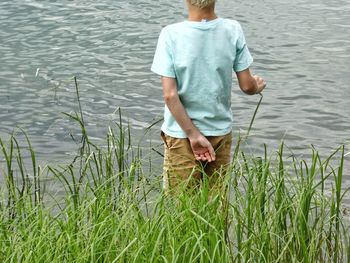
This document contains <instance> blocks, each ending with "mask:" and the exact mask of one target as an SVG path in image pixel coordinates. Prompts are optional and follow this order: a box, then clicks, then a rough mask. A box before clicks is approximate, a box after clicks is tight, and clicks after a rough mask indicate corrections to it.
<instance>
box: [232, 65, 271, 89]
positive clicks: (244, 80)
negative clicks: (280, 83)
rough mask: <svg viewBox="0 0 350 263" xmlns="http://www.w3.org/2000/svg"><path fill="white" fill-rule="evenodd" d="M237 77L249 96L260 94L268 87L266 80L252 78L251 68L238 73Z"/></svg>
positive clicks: (257, 77) (240, 85) (256, 77)
mask: <svg viewBox="0 0 350 263" xmlns="http://www.w3.org/2000/svg"><path fill="white" fill-rule="evenodd" d="M236 75H237V79H238V83H239V87H240V88H241V90H242V91H243V92H244V93H246V94H248V95H254V94H257V93H260V92H262V91H263V89H264V88H265V87H266V82H265V80H264V79H262V78H261V77H259V76H257V75H255V76H252V74H251V72H250V69H249V68H248V69H246V70H243V71H241V72H236Z"/></svg>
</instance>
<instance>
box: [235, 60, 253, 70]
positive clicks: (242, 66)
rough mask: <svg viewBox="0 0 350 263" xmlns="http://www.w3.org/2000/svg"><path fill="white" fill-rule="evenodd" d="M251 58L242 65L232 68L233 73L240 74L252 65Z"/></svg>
mask: <svg viewBox="0 0 350 263" xmlns="http://www.w3.org/2000/svg"><path fill="white" fill-rule="evenodd" d="M253 61H254V60H253V58H251V59H249V60H248V62H246V63H244V64H240V65H239V66H238V67H235V68H234V71H235V72H241V71H243V70H246V69H247V68H249V67H250V66H251V65H252V63H253Z"/></svg>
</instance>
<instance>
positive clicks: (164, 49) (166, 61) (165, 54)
mask: <svg viewBox="0 0 350 263" xmlns="http://www.w3.org/2000/svg"><path fill="white" fill-rule="evenodd" d="M169 42H170V39H169V37H168V33H167V31H166V30H165V29H164V28H163V29H162V31H161V32H160V35H159V38H158V44H157V48H156V52H155V54H154V59H153V63H152V67H151V70H152V71H153V72H154V73H156V74H158V75H161V76H164V77H170V78H175V69H174V63H173V56H172V52H171V49H170V44H169Z"/></svg>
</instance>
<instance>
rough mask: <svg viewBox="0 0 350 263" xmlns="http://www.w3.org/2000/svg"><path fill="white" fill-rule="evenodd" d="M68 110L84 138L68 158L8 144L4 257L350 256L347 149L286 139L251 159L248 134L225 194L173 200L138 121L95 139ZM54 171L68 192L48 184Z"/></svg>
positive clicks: (1, 223)
mask: <svg viewBox="0 0 350 263" xmlns="http://www.w3.org/2000/svg"><path fill="white" fill-rule="evenodd" d="M68 116H69V118H71V119H72V120H74V121H75V122H76V123H78V124H79V125H80V128H81V141H80V148H79V151H78V154H77V156H76V157H75V158H74V160H72V161H71V162H70V163H69V164H67V165H57V164H49V165H47V166H45V167H44V168H42V167H41V166H39V165H38V164H37V162H36V159H35V152H34V150H33V149H32V147H31V145H30V141H29V139H28V141H27V145H25V146H22V145H19V144H18V142H17V140H16V138H15V137H11V138H10V139H9V141H6V142H4V141H2V140H0V149H1V151H0V153H1V154H0V156H1V157H0V160H2V161H1V165H2V167H1V170H0V171H1V176H2V180H4V182H5V184H3V185H1V195H0V196H1V199H0V240H1V246H0V262H349V260H350V245H349V242H350V234H349V228H348V226H347V225H346V222H345V220H344V216H345V215H343V207H342V199H343V197H344V194H345V192H344V191H342V189H344V188H343V187H342V177H343V166H344V148H340V149H338V150H337V151H336V152H334V153H333V154H332V155H331V156H329V157H328V158H325V159H321V157H320V155H319V154H318V152H317V151H316V150H314V149H310V151H312V159H311V160H310V161H304V160H298V159H296V158H295V157H293V156H288V155H286V154H285V153H284V149H283V148H284V146H283V144H282V145H281V147H280V149H279V151H278V152H277V153H268V152H267V150H266V149H265V155H263V156H251V155H250V154H246V153H244V152H243V151H242V150H241V149H240V142H239V140H238V143H237V145H236V148H235V151H234V152H233V156H232V162H231V167H230V177H228V178H227V181H226V184H225V186H224V187H226V188H228V189H229V190H228V193H229V194H228V197H227V198H226V199H224V198H222V196H220V195H213V194H211V193H208V191H207V189H206V187H205V185H203V187H202V188H201V189H200V190H198V192H197V193H195V194H182V195H178V196H176V197H173V196H165V195H163V193H162V190H161V182H160V175H159V174H153V172H152V169H145V162H148V158H147V157H146V156H145V153H144V152H143V151H142V149H141V148H140V147H133V146H132V145H133V144H132V140H131V138H130V134H131V133H132V132H131V131H130V127H125V126H123V124H122V123H121V122H119V123H116V125H115V127H112V128H110V129H109V132H108V134H107V136H106V142H105V144H104V146H97V145H95V144H93V143H92V142H91V141H90V140H89V137H88V133H87V131H86V129H85V125H84V120H83V116H82V115H81V111H80V113H75V114H68ZM24 151H28V152H29V155H30V156H31V157H30V160H31V165H30V167H27V166H26V165H25V162H24V161H23V158H22V156H23V154H24ZM158 170H159V169H158ZM46 178H51V182H49V183H52V182H53V180H54V181H55V183H57V184H58V185H59V186H58V187H61V188H62V189H65V190H64V192H65V194H64V195H63V196H52V195H50V193H49V192H48V191H45V184H46ZM52 178H53V179H52ZM326 182H331V183H332V188H331V189H330V191H328V192H327V191H326ZM327 193H328V194H327ZM329 193H330V194H329Z"/></svg>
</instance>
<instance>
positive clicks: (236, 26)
mask: <svg viewBox="0 0 350 263" xmlns="http://www.w3.org/2000/svg"><path fill="white" fill-rule="evenodd" d="M222 21H223V25H224V26H225V27H227V28H229V29H231V30H232V29H233V30H236V31H240V30H242V27H241V24H240V23H239V22H238V21H237V20H234V19H228V18H223V19H222Z"/></svg>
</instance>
